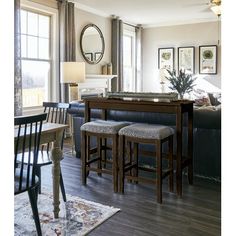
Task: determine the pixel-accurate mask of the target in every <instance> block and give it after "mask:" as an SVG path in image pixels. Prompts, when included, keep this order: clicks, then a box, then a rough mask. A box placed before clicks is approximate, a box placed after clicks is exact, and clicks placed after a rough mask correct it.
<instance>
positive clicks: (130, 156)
mask: <svg viewBox="0 0 236 236" xmlns="http://www.w3.org/2000/svg"><path fill="white" fill-rule="evenodd" d="M131 144H132V143H131V142H129V141H128V142H127V157H128V163H129V165H131V163H132V147H131ZM128 175H129V176H132V172H131V169H130V170H129V171H128ZM127 182H128V183H132V180H131V179H128V180H127Z"/></svg>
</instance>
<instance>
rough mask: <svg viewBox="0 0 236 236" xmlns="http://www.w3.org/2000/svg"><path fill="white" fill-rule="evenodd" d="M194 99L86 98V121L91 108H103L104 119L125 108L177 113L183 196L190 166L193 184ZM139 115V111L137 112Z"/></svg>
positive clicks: (178, 171)
mask: <svg viewBox="0 0 236 236" xmlns="http://www.w3.org/2000/svg"><path fill="white" fill-rule="evenodd" d="M193 103H194V102H193V101H190V100H175V101H165V102H163V101H162V102H161V101H159V100H158V99H142V98H138V99H136V98H134V99H128V98H105V97H99V98H98V97H96V98H94V97H91V98H86V99H85V122H88V121H90V120H91V109H102V117H101V118H102V119H105V120H106V119H107V111H108V110H121V111H122V110H123V111H134V112H158V113H169V114H175V117H176V119H175V126H176V142H177V150H176V155H175V159H176V192H177V195H178V196H180V197H181V196H182V170H183V169H184V168H185V167H188V181H189V184H193ZM184 113H187V119H188V121H187V131H188V139H187V142H188V145H187V147H188V150H187V156H186V157H183V154H182V149H183V148H182V147H183V141H182V138H183V137H182V136H183V114H184ZM137 115H138V113H137Z"/></svg>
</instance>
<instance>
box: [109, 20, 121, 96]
mask: <svg viewBox="0 0 236 236" xmlns="http://www.w3.org/2000/svg"><path fill="white" fill-rule="evenodd" d="M111 38H112V39H111V40H112V41H111V48H112V52H111V62H112V70H113V74H117V81H116V84H112V88H113V91H118V92H119V91H122V90H123V22H122V20H119V19H112V35H111Z"/></svg>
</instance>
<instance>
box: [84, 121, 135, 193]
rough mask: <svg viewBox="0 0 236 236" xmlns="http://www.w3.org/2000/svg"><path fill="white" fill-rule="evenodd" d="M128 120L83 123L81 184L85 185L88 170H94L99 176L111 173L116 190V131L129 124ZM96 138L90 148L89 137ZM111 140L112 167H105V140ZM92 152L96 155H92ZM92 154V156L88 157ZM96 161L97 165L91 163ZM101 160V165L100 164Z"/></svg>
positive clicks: (106, 146) (115, 190)
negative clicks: (95, 141) (95, 142)
mask: <svg viewBox="0 0 236 236" xmlns="http://www.w3.org/2000/svg"><path fill="white" fill-rule="evenodd" d="M129 124H130V123H129V122H118V121H110V120H96V121H91V122H87V123H85V124H83V125H82V126H81V128H80V130H81V156H82V158H81V159H82V184H83V185H85V184H86V181H87V175H88V173H89V171H90V170H91V171H95V172H97V173H98V175H100V176H101V174H102V173H107V174H112V176H113V188H114V192H117V191H118V132H119V130H120V129H121V128H123V127H125V126H127V125H129ZM91 137H95V138H96V139H97V145H96V147H95V148H91V147H90V146H91V144H90V138H91ZM108 139H111V140H112V147H111V150H112V155H111V161H110V163H111V165H112V169H109V168H107V166H106V163H107V158H106V151H107V150H108V149H109V148H108V145H107V140H108ZM94 154H95V155H96V157H94ZM92 155H93V157H92V158H90V157H91V156H92ZM94 162H97V167H94V165H93V166H92V165H91V164H92V163H94ZM102 162H103V164H104V165H103V166H102Z"/></svg>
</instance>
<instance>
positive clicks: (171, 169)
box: [168, 135, 174, 192]
mask: <svg viewBox="0 0 236 236" xmlns="http://www.w3.org/2000/svg"><path fill="white" fill-rule="evenodd" d="M168 144H169V158H168V160H169V161H168V167H169V169H170V174H169V191H170V192H174V187H173V135H171V136H170V137H169V140H168Z"/></svg>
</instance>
